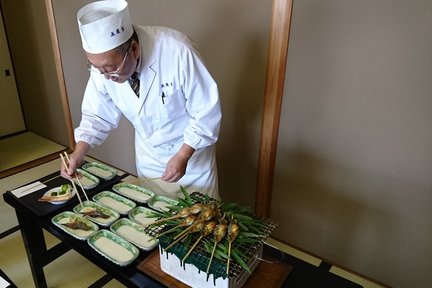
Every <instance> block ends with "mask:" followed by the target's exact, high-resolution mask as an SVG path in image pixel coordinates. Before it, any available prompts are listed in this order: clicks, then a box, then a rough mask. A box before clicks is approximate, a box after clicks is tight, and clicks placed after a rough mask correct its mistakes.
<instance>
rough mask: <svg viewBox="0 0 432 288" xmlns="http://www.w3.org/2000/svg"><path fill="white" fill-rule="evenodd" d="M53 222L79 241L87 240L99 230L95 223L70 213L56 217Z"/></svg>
mask: <svg viewBox="0 0 432 288" xmlns="http://www.w3.org/2000/svg"><path fill="white" fill-rule="evenodd" d="M51 222H52V223H53V224H54V225H56V226H57V227H59V228H60V229H62V230H63V231H65V232H66V233H68V234H70V235H72V236H73V237H75V238H77V239H79V240H86V239H87V238H88V237H90V236H91V235H92V234H93V233H95V232H96V231H98V230H99V227H98V226H97V225H96V224H95V223H93V222H91V221H90V220H88V219H86V218H84V217H82V216H81V215H78V214H75V213H73V212H70V211H64V212H62V213H60V214H58V215H56V216H54V217H53V218H52V219H51Z"/></svg>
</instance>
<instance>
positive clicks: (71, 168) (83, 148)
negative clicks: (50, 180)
mask: <svg viewBox="0 0 432 288" xmlns="http://www.w3.org/2000/svg"><path fill="white" fill-rule="evenodd" d="M89 149H90V145H89V144H87V143H85V142H78V143H77V145H76V147H75V151H74V152H73V153H72V154H69V160H70V162H68V161H67V159H65V160H66V164H67V165H68V167H66V166H65V165H64V163H63V162H62V164H61V167H60V175H61V176H62V177H64V178H66V179H71V178H72V175H73V174H74V173H75V170H76V168H78V167H79V166H81V164H82V163H83V162H84V158H85V156H86V155H87V152H88V150H89Z"/></svg>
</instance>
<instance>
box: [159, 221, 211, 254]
mask: <svg viewBox="0 0 432 288" xmlns="http://www.w3.org/2000/svg"><path fill="white" fill-rule="evenodd" d="M204 225H205V222H204V221H202V220H199V221H196V222H194V223H193V224H192V225H191V226H190V227H188V229H185V231H186V230H188V231H189V232H190V233H194V232H199V231H201V230H202V229H203V227H204ZM187 235H188V234H187V233H183V234H182V236H180V237H179V238H177V239H176V240H175V241H174V242H172V243H171V244H170V245H169V246H168V247H166V248H165V249H164V250H165V251H167V250H168V249H170V248H171V247H173V246H174V245H175V244H176V243H177V242H179V241H180V240H182V239H183V238H185V237H186V236H187Z"/></svg>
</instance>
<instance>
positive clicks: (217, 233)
mask: <svg viewBox="0 0 432 288" xmlns="http://www.w3.org/2000/svg"><path fill="white" fill-rule="evenodd" d="M227 229H228V225H227V221H226V220H225V214H224V216H223V217H222V219H221V220H220V222H219V224H218V225H216V227H215V229H214V231H213V235H214V239H213V240H214V246H213V250H212V253H211V256H210V260H209V264H208V266H207V271H206V272H207V275H208V273H209V271H210V267H211V263H212V261H213V257H214V253H215V251H216V247H217V245H218V243H219V242H220V241H222V239H223V238H224V237H225V235H226V232H227Z"/></svg>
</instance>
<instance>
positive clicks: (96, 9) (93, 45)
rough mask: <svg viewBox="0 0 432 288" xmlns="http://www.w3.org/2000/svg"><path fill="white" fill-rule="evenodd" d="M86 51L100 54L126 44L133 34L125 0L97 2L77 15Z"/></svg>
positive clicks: (83, 8) (85, 7)
mask: <svg viewBox="0 0 432 288" xmlns="http://www.w3.org/2000/svg"><path fill="white" fill-rule="evenodd" d="M77 21H78V27H79V31H80V35H81V41H82V46H83V48H84V51H86V52H89V53H93V54H98V53H103V52H106V51H109V50H111V49H114V48H116V47H118V46H120V45H121V44H123V43H125V42H126V41H127V40H128V39H129V38H130V37H131V36H132V34H133V25H132V20H131V18H130V16H129V8H128V4H127V2H126V1H124V0H109V1H96V2H93V3H90V4H88V5H86V6H84V7H82V8H81V9H80V10H79V11H78V13H77Z"/></svg>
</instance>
